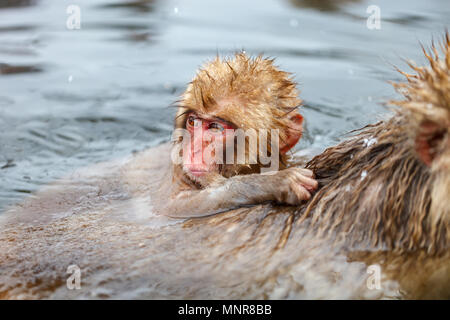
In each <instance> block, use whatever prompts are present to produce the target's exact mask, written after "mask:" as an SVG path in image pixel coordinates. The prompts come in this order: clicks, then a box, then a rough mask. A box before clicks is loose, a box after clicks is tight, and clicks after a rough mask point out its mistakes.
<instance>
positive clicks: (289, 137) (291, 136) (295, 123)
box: [280, 113, 303, 154]
mask: <svg viewBox="0 0 450 320" xmlns="http://www.w3.org/2000/svg"><path fill="white" fill-rule="evenodd" d="M289 120H290V121H289V125H288V129H287V131H286V139H285V140H284V141H282V142H281V143H282V145H281V148H280V152H281V153H282V154H285V153H286V152H288V151H289V150H291V149H292V148H293V147H294V146H295V145H296V144H297V142H298V140H300V138H301V137H302V132H303V117H302V115H301V114H299V113H295V114H294V115H292V116H290V118H289Z"/></svg>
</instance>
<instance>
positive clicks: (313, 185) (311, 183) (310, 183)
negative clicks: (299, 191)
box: [296, 174, 319, 191]
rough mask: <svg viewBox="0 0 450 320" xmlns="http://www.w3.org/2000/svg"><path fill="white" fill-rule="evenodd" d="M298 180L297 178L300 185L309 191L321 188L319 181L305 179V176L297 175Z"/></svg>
mask: <svg viewBox="0 0 450 320" xmlns="http://www.w3.org/2000/svg"><path fill="white" fill-rule="evenodd" d="M296 178H297V181H298V183H300V184H301V185H302V186H304V187H305V188H306V189H308V190H309V191H313V190H316V189H317V187H318V186H319V183H318V182H317V180H314V179H311V178H308V177H305V176H304V175H301V174H299V175H297V177H296Z"/></svg>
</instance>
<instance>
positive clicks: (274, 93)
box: [156, 53, 317, 218]
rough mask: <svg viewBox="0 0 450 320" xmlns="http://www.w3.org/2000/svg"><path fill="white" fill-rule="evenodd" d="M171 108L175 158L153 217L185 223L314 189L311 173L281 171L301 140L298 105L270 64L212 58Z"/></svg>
mask: <svg viewBox="0 0 450 320" xmlns="http://www.w3.org/2000/svg"><path fill="white" fill-rule="evenodd" d="M178 103H179V111H178V113H177V115H176V118H175V129H176V130H175V134H174V147H173V150H172V153H173V155H174V161H176V158H177V157H178V156H179V160H180V161H178V163H175V164H174V165H173V169H172V180H169V181H167V182H166V183H165V185H164V186H163V187H162V188H161V193H162V194H163V195H164V196H165V195H167V194H171V195H172V197H171V199H170V201H169V202H168V203H167V202H166V203H164V206H163V207H157V208H156V209H157V211H158V212H159V213H162V214H164V215H167V216H170V217H180V218H187V217H200V216H206V215H211V214H214V213H218V212H220V211H226V210H229V209H232V208H236V207H238V206H242V205H251V204H257V203H262V202H266V201H272V200H273V201H277V202H279V203H285V204H290V205H298V204H300V202H301V201H302V200H308V199H309V198H310V197H311V193H312V191H314V190H315V189H316V188H317V182H316V181H315V180H314V179H313V173H312V171H310V170H307V169H301V168H286V167H287V166H288V165H289V157H288V154H287V152H288V151H289V150H291V149H292V147H294V146H295V144H296V143H297V142H298V140H299V139H300V137H301V135H302V122H303V118H302V116H301V115H300V114H298V113H297V108H298V107H299V106H300V104H301V100H300V99H299V98H298V90H297V89H296V84H295V82H293V81H292V79H291V78H290V76H289V74H288V73H286V72H283V71H280V70H278V69H277V68H276V67H275V66H274V65H273V60H268V59H263V58H262V57H257V58H254V59H252V58H249V57H248V56H246V55H245V54H244V53H239V54H236V55H235V56H234V57H233V58H232V59H224V60H221V59H219V58H218V57H217V58H216V59H215V60H214V61H212V62H210V63H208V64H206V65H205V66H204V67H203V68H202V69H200V70H199V71H198V73H197V75H196V77H195V78H194V79H193V80H192V82H191V83H190V84H189V86H188V88H187V90H186V92H185V93H184V94H183V96H182V98H181V100H180V101H179V102H178ZM239 142H241V143H239ZM267 160H269V163H268V161H267ZM280 169H281V170H280ZM262 173H266V174H262ZM161 203H162V202H161Z"/></svg>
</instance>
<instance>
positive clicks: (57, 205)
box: [0, 36, 450, 299]
mask: <svg viewBox="0 0 450 320" xmlns="http://www.w3.org/2000/svg"><path fill="white" fill-rule="evenodd" d="M442 47H443V51H444V56H443V57H441V58H439V57H438V55H437V50H435V49H434V48H433V50H432V51H433V54H432V55H430V54H428V53H427V57H428V60H429V62H430V65H429V66H427V67H418V66H413V69H414V71H415V74H414V75H408V74H405V75H406V77H407V79H408V82H407V83H401V84H396V87H397V88H398V89H399V90H400V92H401V93H402V94H403V95H404V97H403V98H402V99H401V100H396V101H393V102H392V104H394V105H398V106H399V108H398V109H397V112H396V113H395V114H394V115H393V117H392V118H391V119H388V120H386V121H381V122H379V123H377V124H374V125H370V126H367V127H365V128H363V129H362V130H361V131H360V132H359V133H358V134H356V135H355V136H354V137H351V138H349V139H346V140H345V141H343V142H342V143H340V144H338V145H336V146H334V147H331V148H329V149H328V150H326V151H325V152H323V153H322V154H320V155H318V156H317V157H315V158H314V159H313V160H312V161H310V162H309V164H308V165H307V167H308V168H310V169H312V170H314V172H315V175H316V178H317V180H318V181H319V188H318V191H317V192H316V193H315V194H314V195H313V197H312V198H311V200H310V201H308V202H306V203H304V202H303V203H301V204H300V205H298V206H280V205H277V206H274V205H272V204H271V203H266V204H258V205H255V206H251V207H244V208H239V209H235V210H230V211H228V212H223V213H221V214H216V215H212V216H208V217H204V218H200V219H189V220H187V221H181V220H176V219H169V218H167V217H165V216H162V215H155V214H153V213H152V212H153V208H154V206H155V205H157V202H158V199H157V198H154V195H155V193H156V192H157V190H158V189H159V187H160V185H161V181H165V180H167V176H168V174H169V172H171V170H172V164H171V163H170V159H169V157H167V159H166V158H164V155H166V154H168V153H170V146H169V145H167V144H165V145H161V146H159V147H156V148H154V149H151V150H147V151H144V152H142V153H139V154H137V155H135V156H133V157H132V158H131V159H127V160H126V161H121V162H116V163H106V164H103V165H99V166H95V167H94V168H92V169H91V170H90V169H89V168H88V169H86V168H84V169H83V170H81V171H80V172H78V173H76V174H75V175H73V176H72V177H71V179H67V180H64V181H58V182H56V183H54V184H53V185H51V186H48V187H46V188H45V189H44V190H40V191H39V192H37V193H36V194H35V195H33V197H32V198H30V199H28V200H27V201H25V202H23V203H20V204H19V205H17V206H15V207H14V208H11V209H10V210H9V211H8V212H5V213H3V214H1V215H0V248H1V250H0V298H11V299H19V298H22V299H32V298H59V299H68V298H85V299H86V298H113V299H114V298H119V299H120V298H127V299H134V298H136V299H138V298H139V299H143V298H147V299H151V298H160V299H161V298H171V299H182V298H184V299H201V298H203V299H212V298H214V299H239V298H246V299H266V298H272V299H289V298H290V299H292V298H305V299H362V298H367V299H375V298H395V299H398V298H422V299H423V298H441V299H450V250H449V248H450V211H449V210H450V197H449V193H450V192H449V190H450V89H449V88H450V39H449V37H448V36H447V37H446V39H445V41H444V43H443V45H442ZM152 197H153V198H152ZM164 200H165V202H167V199H164ZM72 265H76V266H78V267H79V268H80V270H81V289H80V290H69V289H68V288H67V280H68V278H69V276H70V274H68V273H67V270H68V267H69V266H72ZM71 270H72V269H71ZM368 272H373V273H368ZM369 280H370V281H369Z"/></svg>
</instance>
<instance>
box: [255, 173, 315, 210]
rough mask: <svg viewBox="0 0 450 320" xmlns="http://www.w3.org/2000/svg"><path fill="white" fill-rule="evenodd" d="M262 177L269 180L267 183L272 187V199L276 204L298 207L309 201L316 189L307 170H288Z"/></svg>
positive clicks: (312, 175)
mask: <svg viewBox="0 0 450 320" xmlns="http://www.w3.org/2000/svg"><path fill="white" fill-rule="evenodd" d="M262 175H268V178H269V180H271V181H268V183H269V185H271V186H272V187H273V197H274V198H275V201H277V202H278V203H283V204H289V205H298V204H300V203H301V202H302V201H304V200H309V199H310V198H311V194H312V192H313V191H314V190H316V189H317V187H318V183H317V181H316V180H314V173H313V172H312V171H311V170H308V169H301V168H288V169H284V170H281V171H277V172H275V173H265V174H262ZM269 192H270V191H269Z"/></svg>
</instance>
